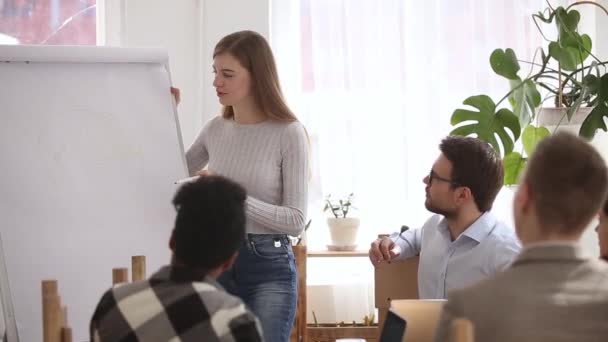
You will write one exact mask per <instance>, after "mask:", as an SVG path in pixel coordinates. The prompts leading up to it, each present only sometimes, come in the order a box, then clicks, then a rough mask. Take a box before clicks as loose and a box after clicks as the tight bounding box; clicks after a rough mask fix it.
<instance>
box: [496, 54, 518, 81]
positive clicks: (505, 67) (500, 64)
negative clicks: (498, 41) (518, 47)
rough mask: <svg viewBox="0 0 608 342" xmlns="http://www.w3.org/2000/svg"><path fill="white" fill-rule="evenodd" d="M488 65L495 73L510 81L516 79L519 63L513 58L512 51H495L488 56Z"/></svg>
mask: <svg viewBox="0 0 608 342" xmlns="http://www.w3.org/2000/svg"><path fill="white" fill-rule="evenodd" d="M490 65H491V66H492V70H494V72H495V73H497V74H499V75H501V76H503V77H506V78H508V79H510V80H513V79H517V78H519V77H517V72H518V71H519V62H517V57H516V56H515V51H513V49H506V50H504V51H503V50H502V49H496V50H494V51H493V52H492V54H491V55H490Z"/></svg>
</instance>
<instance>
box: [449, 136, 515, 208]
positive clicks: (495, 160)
mask: <svg viewBox="0 0 608 342" xmlns="http://www.w3.org/2000/svg"><path fill="white" fill-rule="evenodd" d="M439 149H440V150H441V153H442V154H443V155H444V156H445V157H446V158H447V159H448V160H449V161H450V162H451V163H452V175H451V178H452V180H453V181H454V182H455V183H457V184H459V185H461V186H466V187H468V188H469V189H471V193H472V194H473V198H474V199H475V204H476V205H477V209H479V211H480V212H486V211H488V210H490V209H492V204H493V203H494V199H496V195H497V194H498V192H499V191H500V188H501V187H502V184H503V178H504V170H503V168H502V161H501V160H500V158H499V156H498V154H497V153H496V151H495V150H494V149H493V148H492V146H490V145H489V144H488V143H486V142H484V141H482V140H479V139H477V138H471V137H462V136H448V137H446V138H445V139H443V140H442V141H441V144H440V145H439Z"/></svg>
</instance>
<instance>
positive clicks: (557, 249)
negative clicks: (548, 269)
mask: <svg viewBox="0 0 608 342" xmlns="http://www.w3.org/2000/svg"><path fill="white" fill-rule="evenodd" d="M587 259H589V255H588V254H587V253H585V251H584V250H583V247H582V246H581V244H580V243H579V242H567V241H559V242H556V241H552V242H539V243H534V244H530V245H527V246H525V247H524V249H523V250H522V251H521V253H520V254H519V255H518V256H517V257H516V258H515V260H514V261H513V265H514V266H515V265H517V264H521V263H525V262H530V261H555V260H560V261H563V260H587Z"/></svg>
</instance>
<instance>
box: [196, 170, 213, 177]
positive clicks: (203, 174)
mask: <svg viewBox="0 0 608 342" xmlns="http://www.w3.org/2000/svg"><path fill="white" fill-rule="evenodd" d="M196 175H197V176H200V177H206V176H213V173H212V172H211V171H209V170H200V171H198V172H197V173H196Z"/></svg>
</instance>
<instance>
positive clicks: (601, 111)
mask: <svg viewBox="0 0 608 342" xmlns="http://www.w3.org/2000/svg"><path fill="white" fill-rule="evenodd" d="M604 117H608V106H606V104H605V103H600V104H598V105H597V106H595V108H593V110H592V111H591V113H589V115H587V117H586V118H585V121H583V124H582V125H581V130H580V131H579V132H578V135H580V136H581V137H584V138H586V139H588V140H591V139H593V137H594V136H595V133H596V131H597V130H598V129H602V130H603V131H604V132H608V128H606V123H604Z"/></svg>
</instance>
